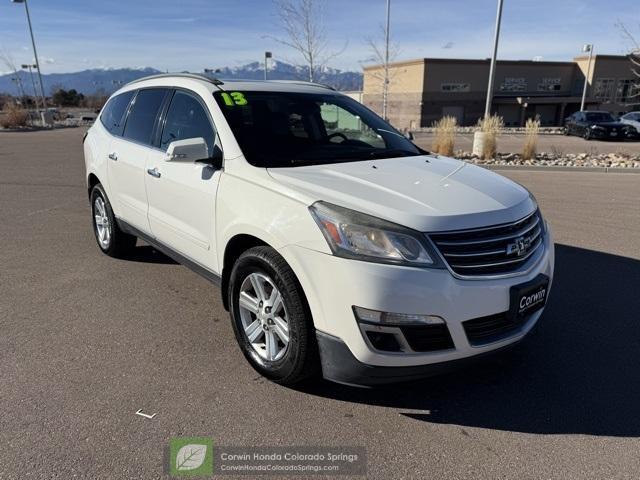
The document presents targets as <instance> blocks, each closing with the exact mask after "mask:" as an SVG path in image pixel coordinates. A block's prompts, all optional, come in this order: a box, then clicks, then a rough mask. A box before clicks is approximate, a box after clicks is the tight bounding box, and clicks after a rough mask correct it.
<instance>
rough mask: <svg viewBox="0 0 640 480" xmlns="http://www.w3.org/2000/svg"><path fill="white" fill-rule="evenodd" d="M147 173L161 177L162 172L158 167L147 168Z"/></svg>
mask: <svg viewBox="0 0 640 480" xmlns="http://www.w3.org/2000/svg"><path fill="white" fill-rule="evenodd" d="M147 173H148V174H149V175H151V176H152V177H156V178H160V177H161V174H160V172H159V171H158V169H157V168H156V167H153V168H147Z"/></svg>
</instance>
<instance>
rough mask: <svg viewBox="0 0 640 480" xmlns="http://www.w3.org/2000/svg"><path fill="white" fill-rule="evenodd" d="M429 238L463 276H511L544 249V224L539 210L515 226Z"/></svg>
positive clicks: (451, 266)
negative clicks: (510, 274)
mask: <svg viewBox="0 0 640 480" xmlns="http://www.w3.org/2000/svg"><path fill="white" fill-rule="evenodd" d="M429 237H430V238H431V240H432V241H433V243H434V244H435V245H436V247H437V248H438V250H439V251H440V253H441V254H442V256H443V257H444V259H445V260H446V262H447V263H448V264H449V267H450V268H451V270H453V271H454V272H455V273H457V274H459V275H465V276H467V275H468V276H475V275H501V274H509V273H512V272H515V271H517V270H518V269H520V268H521V267H522V266H523V265H524V264H525V263H527V261H528V260H529V259H531V258H532V257H533V256H535V255H536V253H537V252H538V250H541V248H542V245H543V243H544V238H543V237H544V222H543V221H542V217H541V216H540V212H539V211H535V212H533V213H532V214H530V215H527V216H526V217H524V218H522V219H520V220H518V221H517V222H513V223H507V224H502V225H495V226H491V227H485V228H476V229H470V230H458V231H454V232H441V233H432V234H429Z"/></svg>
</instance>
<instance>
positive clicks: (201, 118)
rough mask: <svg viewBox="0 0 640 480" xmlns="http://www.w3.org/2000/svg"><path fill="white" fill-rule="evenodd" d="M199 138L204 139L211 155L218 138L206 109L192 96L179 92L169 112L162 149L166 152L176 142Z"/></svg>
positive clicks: (161, 143)
mask: <svg viewBox="0 0 640 480" xmlns="http://www.w3.org/2000/svg"><path fill="white" fill-rule="evenodd" d="M197 137H202V138H204V140H205V142H207V147H209V154H211V153H212V152H213V146H214V144H215V140H216V138H215V132H214V130H213V127H212V126H211V122H210V121H209V117H208V116H207V113H206V112H205V110H204V107H203V106H202V104H201V103H200V102H199V101H198V100H197V99H196V98H195V97H193V96H192V95H190V94H188V93H185V92H183V91H180V90H177V91H176V93H175V95H174V96H173V100H171V105H170V106H169V110H168V111H167V121H166V123H165V126H164V130H163V131H162V140H161V141H160V148H161V149H163V150H166V149H167V147H169V144H170V143H171V142H173V141H175V140H184V139H187V138H197Z"/></svg>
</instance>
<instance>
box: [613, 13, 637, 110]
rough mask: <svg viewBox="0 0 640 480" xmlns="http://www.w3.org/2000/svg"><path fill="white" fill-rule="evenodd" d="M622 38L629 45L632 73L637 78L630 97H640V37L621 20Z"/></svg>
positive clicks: (617, 24) (618, 26) (619, 26)
mask: <svg viewBox="0 0 640 480" xmlns="http://www.w3.org/2000/svg"><path fill="white" fill-rule="evenodd" d="M616 27H617V28H618V30H620V33H621V34H622V38H623V39H624V40H625V42H626V43H627V44H628V45H629V60H630V61H631V73H633V76H634V77H636V78H635V82H634V88H633V91H632V93H631V94H630V95H629V98H640V39H638V38H637V37H636V36H635V35H634V34H633V33H632V32H631V30H629V28H627V26H626V25H625V24H624V23H623V22H622V21H620V20H618V22H617V23H616Z"/></svg>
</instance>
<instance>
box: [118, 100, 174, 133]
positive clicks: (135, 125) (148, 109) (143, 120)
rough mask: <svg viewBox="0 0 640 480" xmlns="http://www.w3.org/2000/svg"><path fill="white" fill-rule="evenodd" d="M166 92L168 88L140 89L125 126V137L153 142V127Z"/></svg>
mask: <svg viewBox="0 0 640 480" xmlns="http://www.w3.org/2000/svg"><path fill="white" fill-rule="evenodd" d="M166 93H167V89H166V88H148V89H145V90H140V91H138V94H137V95H136V98H135V99H134V100H133V104H132V105H131V109H130V111H129V115H128V117H127V123H126V124H125V127H124V134H123V136H124V138H126V139H128V140H133V141H136V142H140V143H146V144H150V143H151V134H152V133H153V127H154V125H155V122H156V119H157V117H158V112H159V111H160V107H161V106H162V102H163V100H164V96H165V94H166Z"/></svg>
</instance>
